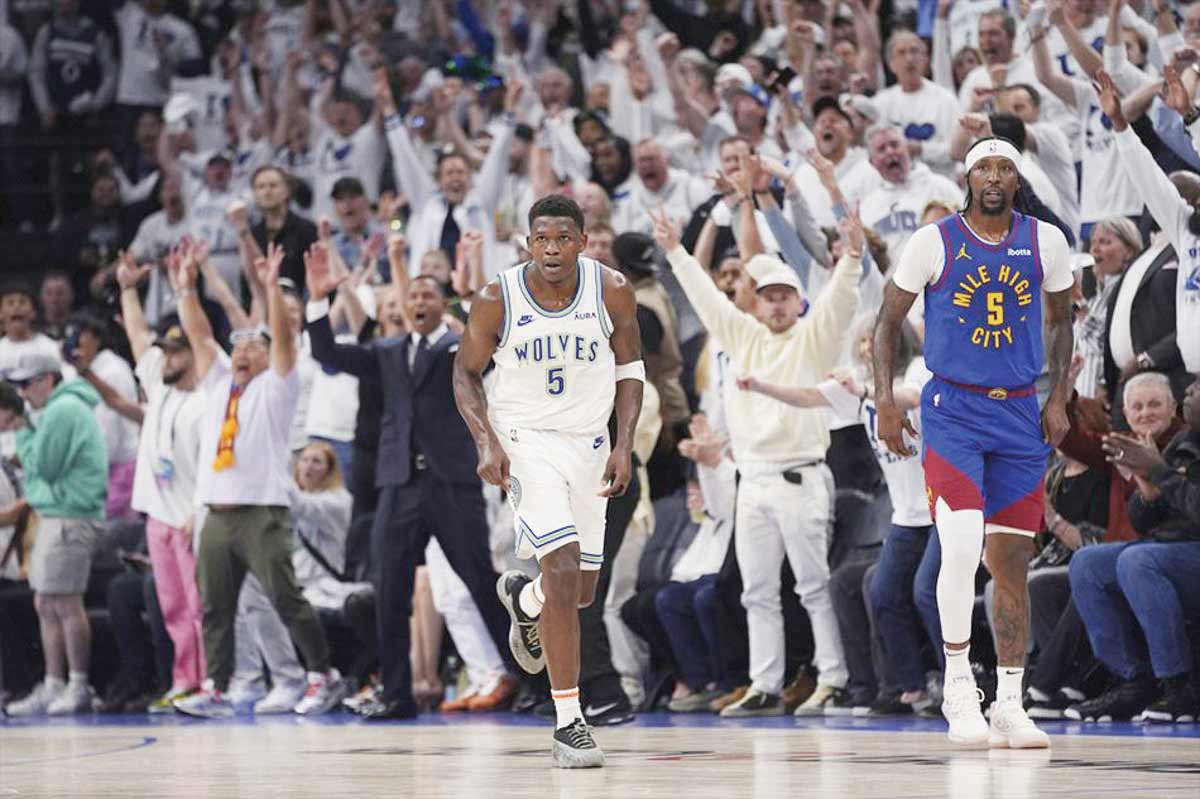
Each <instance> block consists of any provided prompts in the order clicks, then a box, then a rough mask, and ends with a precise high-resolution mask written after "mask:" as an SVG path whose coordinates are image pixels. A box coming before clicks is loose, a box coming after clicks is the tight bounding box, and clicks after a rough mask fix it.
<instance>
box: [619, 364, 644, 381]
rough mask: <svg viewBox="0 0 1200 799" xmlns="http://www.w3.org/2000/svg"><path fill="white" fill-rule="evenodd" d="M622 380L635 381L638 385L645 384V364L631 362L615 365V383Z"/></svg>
mask: <svg viewBox="0 0 1200 799" xmlns="http://www.w3.org/2000/svg"><path fill="white" fill-rule="evenodd" d="M622 380H637V381H638V382H639V383H645V382H646V362H645V361H631V362H630V363H622V364H618V365H617V382H618V383H619V382H621V381H622Z"/></svg>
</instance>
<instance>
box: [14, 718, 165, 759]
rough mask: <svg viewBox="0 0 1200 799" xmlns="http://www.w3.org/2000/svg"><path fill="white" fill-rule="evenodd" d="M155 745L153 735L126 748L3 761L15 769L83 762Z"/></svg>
mask: <svg viewBox="0 0 1200 799" xmlns="http://www.w3.org/2000/svg"><path fill="white" fill-rule="evenodd" d="M6 726H8V725H6ZM11 726H22V727H42V726H46V727H48V726H52V725H49V724H45V725H43V724H21V725H11ZM53 726H65V725H61V724H60V725H53ZM79 726H87V725H79ZM155 743H158V739H157V738H155V737H153V736H151V735H147V736H144V737H143V738H142V739H141V740H140V741H138V742H137V743H134V744H127V745H125V746H116V747H113V748H111V749H100V750H97V751H95V752H83V753H82V754H75V753H72V754H69V755H55V756H52V757H35V758H31V759H29V760H5V761H3V765H4V767H5V768H13V767H14V766H34V765H37V764H39V763H55V762H58V761H60V760H83V759H84V758H89V757H100V756H102V755H115V754H118V753H120V752H132V751H133V750H135V749H143V748H145V747H147V746H150V745H151V744H155Z"/></svg>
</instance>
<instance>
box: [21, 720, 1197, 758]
mask: <svg viewBox="0 0 1200 799" xmlns="http://www.w3.org/2000/svg"><path fill="white" fill-rule="evenodd" d="M367 723H369V724H370V726H372V727H375V726H397V727H418V726H429V727H455V726H470V727H489V726H490V727H496V726H500V727H549V726H550V720H549V719H541V718H538V717H537V716H534V715H533V714H531V713H526V714H521V715H517V714H514V713H472V714H469V715H459V714H448V715H442V714H438V713H430V714H426V715H422V716H420V717H419V718H417V719H414V720H412V721H385V722H378V721H376V722H363V721H360V720H359V719H358V718H357V717H355V716H353V715H350V714H348V713H332V714H329V715H325V716H305V717H303V718H301V717H299V716H286V715H281V716H266V717H261V718H257V719H256V718H255V717H254V716H253V715H244V716H235V717H234V718H232V719H221V720H205V719H194V718H187V717H185V716H179V715H176V716H148V715H112V716H109V715H93V716H77V717H73V718H55V719H46V718H43V719H20V720H16V719H8V720H7V721H5V722H0V730H3V729H4V728H5V727H9V728H14V727H46V728H51V727H64V726H80V727H115V728H120V727H150V726H153V727H176V726H192V725H196V724H202V725H217V726H236V727H245V726H255V725H259V726H285V727H294V726H305V727H311V726H313V725H321V726H327V727H340V726H344V725H358V724H367ZM624 726H629V727H642V728H649V729H669V728H677V729H705V728H709V729H712V728H719V729H727V730H736V729H772V730H803V731H805V732H813V731H816V730H822V729H824V730H831V731H837V732H863V733H880V732H886V733H914V732H923V733H931V732H932V733H945V731H946V722H945V721H942V720H941V719H927V718H913V717H909V718H904V717H899V716H896V717H890V718H851V717H837V718H822V717H817V718H794V717H792V716H777V717H774V718H759V719H723V718H721V717H720V716H716V715H712V714H708V713H703V714H700V713H665V712H655V713H641V714H638V716H637V717H636V718H635V719H634V721H633V722H632V723H631V724H628V725H624ZM1038 726H1039V727H1040V728H1042V729H1043V730H1045V731H1046V732H1048V733H1049V734H1051V735H1084V736H1116V737H1126V738H1172V739H1176V740H1186V739H1200V724H1173V725H1171V724H1134V723H1132V722H1114V723H1110V724H1084V723H1083V722H1080V721H1039V722H1038ZM155 740H156V739H154V738H152V737H148V738H146V739H144V740H143V742H142V743H139V744H137V745H136V746H135V747H127V748H137V747H138V746H148V745H149V744H151V743H154V742H155ZM111 751H123V750H120V749H115V750H111ZM101 754H102V753H101ZM88 756H91V755H88Z"/></svg>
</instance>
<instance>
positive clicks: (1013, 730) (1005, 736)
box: [988, 699, 1050, 749]
mask: <svg viewBox="0 0 1200 799" xmlns="http://www.w3.org/2000/svg"><path fill="white" fill-rule="evenodd" d="M991 717H992V726H991V732H990V735H989V736H988V745H989V746H991V747H992V748H993V749H1005V748H1007V749H1048V748H1049V747H1050V736H1049V735H1047V734H1046V733H1044V732H1042V731H1041V730H1039V729H1038V728H1037V725H1036V724H1034V723H1033V719H1031V718H1029V715H1028V714H1027V713H1026V712H1025V708H1024V707H1022V706H1021V700H1020V699H1009V700H1004V701H1000V702H996V703H995V704H993V705H992V712H991Z"/></svg>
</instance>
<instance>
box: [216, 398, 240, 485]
mask: <svg viewBox="0 0 1200 799" xmlns="http://www.w3.org/2000/svg"><path fill="white" fill-rule="evenodd" d="M241 396H242V387H241V386H233V387H232V388H230V389H229V401H228V402H227V403H226V404H225V421H223V422H221V437H220V438H219V439H218V440H217V457H216V459H214V460H213V471H214V472H222V471H225V470H226V469H228V468H229V467H231V466H233V463H234V460H233V441H234V439H235V438H237V434H238V420H237V412H238V400H239V399H240V398H241Z"/></svg>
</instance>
